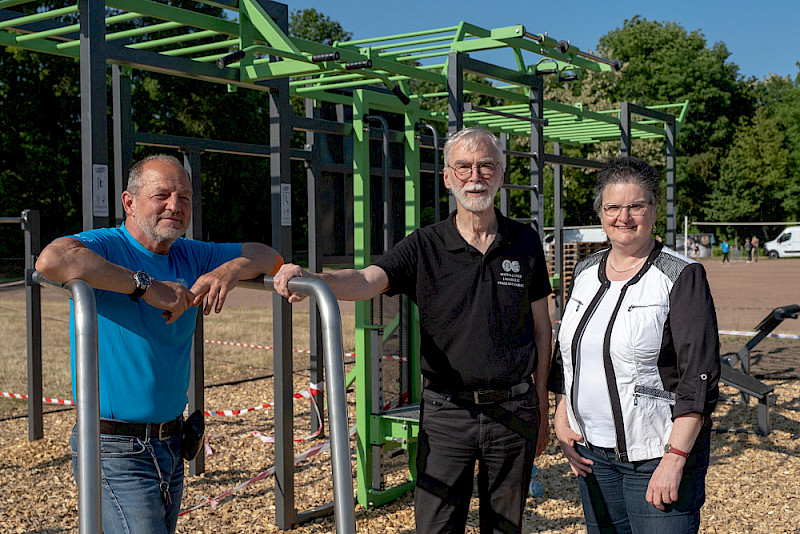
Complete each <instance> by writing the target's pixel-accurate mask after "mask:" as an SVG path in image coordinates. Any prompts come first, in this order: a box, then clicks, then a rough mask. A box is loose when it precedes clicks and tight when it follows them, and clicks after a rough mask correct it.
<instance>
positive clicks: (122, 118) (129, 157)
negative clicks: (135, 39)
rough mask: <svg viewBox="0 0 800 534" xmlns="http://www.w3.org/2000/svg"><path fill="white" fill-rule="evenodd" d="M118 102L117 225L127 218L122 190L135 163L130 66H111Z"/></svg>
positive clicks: (115, 197)
mask: <svg viewBox="0 0 800 534" xmlns="http://www.w3.org/2000/svg"><path fill="white" fill-rule="evenodd" d="M111 73H112V80H113V81H112V87H113V101H114V108H113V114H114V135H113V139H114V219H115V221H116V226H120V225H121V224H122V221H123V220H125V210H124V209H123V208H122V196H121V195H122V192H123V191H124V190H125V186H127V185H128V184H127V179H128V171H130V169H131V166H132V165H133V149H134V148H135V146H136V145H135V143H134V140H133V120H132V117H131V76H130V69H128V68H126V67H120V66H119V65H111Z"/></svg>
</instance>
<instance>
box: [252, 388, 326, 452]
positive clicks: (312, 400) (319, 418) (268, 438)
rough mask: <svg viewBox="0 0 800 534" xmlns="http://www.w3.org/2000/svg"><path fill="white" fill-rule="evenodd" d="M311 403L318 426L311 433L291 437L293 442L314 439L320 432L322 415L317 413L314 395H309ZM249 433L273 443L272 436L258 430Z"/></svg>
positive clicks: (317, 408)
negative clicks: (300, 436) (299, 436)
mask: <svg viewBox="0 0 800 534" xmlns="http://www.w3.org/2000/svg"><path fill="white" fill-rule="evenodd" d="M311 404H312V405H313V406H314V411H315V412H317V421H319V422H320V424H319V427H318V428H317V430H316V431H315V432H312V433H311V434H308V435H307V436H303V437H302V438H293V440H294V441H295V443H299V442H301V441H308V440H310V439H314V438H316V437H317V436H319V434H320V432H322V416H321V415H320V413H319V406H317V401H316V400H314V397H311ZM251 434H252V435H253V436H255V437H257V438H258V439H260V440H261V441H263V442H264V443H275V438H273V437H272V436H265V435H264V434H262V433H261V432H259V431H258V430H253V431H252V432H251Z"/></svg>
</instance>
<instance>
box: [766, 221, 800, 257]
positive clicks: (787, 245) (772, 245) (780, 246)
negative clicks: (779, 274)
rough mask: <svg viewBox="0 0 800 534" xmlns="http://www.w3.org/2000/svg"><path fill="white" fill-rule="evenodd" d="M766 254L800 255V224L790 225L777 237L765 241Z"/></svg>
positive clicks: (770, 255)
mask: <svg viewBox="0 0 800 534" xmlns="http://www.w3.org/2000/svg"><path fill="white" fill-rule="evenodd" d="M764 255H765V256H769V257H770V258H791V257H795V256H800V226H789V227H787V228H786V229H784V230H783V232H781V235H779V236H778V237H777V239H773V240H772V241H767V242H766V243H764Z"/></svg>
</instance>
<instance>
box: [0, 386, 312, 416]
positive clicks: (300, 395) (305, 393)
mask: <svg viewBox="0 0 800 534" xmlns="http://www.w3.org/2000/svg"><path fill="white" fill-rule="evenodd" d="M323 391H324V389H323V387H322V385H320V384H311V385H310V386H309V387H308V389H304V390H301V391H298V392H297V393H292V398H293V399H309V398H313V396H314V395H317V394H319V393H322V392H323ZM0 397H6V398H9V399H22V400H27V399H28V396H27V395H23V394H21V393H7V392H5V391H0ZM42 400H43V401H44V402H45V403H47V404H66V405H69V406H75V401H73V400H64V399H51V398H49V397H42ZM315 404H316V403H315ZM273 406H275V404H274V403H271V402H270V403H267V404H262V405H260V406H254V407H252V408H243V409H241V410H217V411H213V412H203V414H204V415H205V416H206V417H211V416H231V415H241V414H243V413H247V412H254V411H256V410H263V409H265V408H272V407H273Z"/></svg>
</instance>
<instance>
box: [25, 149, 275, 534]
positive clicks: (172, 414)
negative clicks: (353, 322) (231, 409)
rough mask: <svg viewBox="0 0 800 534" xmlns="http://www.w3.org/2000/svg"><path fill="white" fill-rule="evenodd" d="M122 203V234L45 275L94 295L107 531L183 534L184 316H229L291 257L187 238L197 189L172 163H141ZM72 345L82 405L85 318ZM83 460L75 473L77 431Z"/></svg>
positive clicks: (57, 259)
mask: <svg viewBox="0 0 800 534" xmlns="http://www.w3.org/2000/svg"><path fill="white" fill-rule="evenodd" d="M122 205H123V208H124V209H125V213H126V214H127V219H126V221H125V223H124V224H123V225H122V226H121V227H119V228H101V229H97V230H89V231H87V232H81V233H79V234H75V235H72V236H68V237H62V238H59V239H56V240H55V241H53V242H52V243H51V244H50V245H48V246H47V247H46V248H45V249H44V250H43V251H42V253H41V255H40V256H39V259H38V260H37V262H36V269H37V270H38V271H39V272H40V273H41V274H42V275H44V276H45V277H46V278H48V279H50V280H53V281H56V282H62V283H63V282H66V281H68V280H72V279H76V278H80V279H82V280H85V281H86V282H88V283H89V284H90V285H91V286H92V287H93V288H94V289H95V297H96V299H97V327H98V359H99V386H100V387H99V389H100V391H99V393H100V418H101V420H100V449H101V472H102V483H101V487H102V508H103V531H104V532H105V533H106V534H111V533H116V532H125V533H143V534H145V533H146V534H150V533H154V532H174V531H175V526H176V523H177V520H178V512H179V511H180V502H181V496H182V494H183V458H182V457H181V440H182V437H181V434H182V426H183V416H182V414H183V410H184V407H185V406H186V402H187V395H186V393H187V390H188V387H189V367H190V360H191V347H192V337H193V334H194V326H195V314H194V313H184V312H185V311H186V310H188V309H189V308H191V307H193V306H203V313H205V314H206V315H207V314H209V313H210V312H211V310H212V309H213V310H214V311H215V312H217V313H219V312H220V311H221V310H222V306H223V304H224V303H225V298H226V296H227V295H228V293H229V292H230V290H231V289H233V288H234V287H235V286H236V283H237V282H238V281H239V280H247V279H251V278H255V277H256V276H259V275H263V274H273V273H274V272H275V271H276V270H277V269H278V267H280V265H281V264H282V259H281V257H280V255H279V254H278V253H277V252H276V251H275V250H274V249H272V248H271V247H268V246H267V245H263V244H260V243H241V244H239V243H225V244H215V243H204V242H201V241H192V240H187V239H183V238H182V237H181V236H182V235H183V234H184V233H185V232H186V229H187V228H188V227H189V222H190V220H191V216H192V210H191V208H192V187H191V183H190V182H189V176H188V174H187V173H186V171H185V170H184V168H183V167H182V166H181V164H180V162H179V161H178V160H177V159H176V158H174V157H172V156H166V155H155V156H150V157H147V158H145V159H143V160H142V161H140V162H138V163H137V164H135V165H134V166H133V167H132V168H131V171H130V174H129V177H128V185H127V189H126V190H125V191H124V192H123V193H122ZM204 300H205V304H203V301H204ZM70 335H71V337H72V341H73V343H72V347H73V350H72V383H73V395H74V394H75V383H76V377H75V351H74V347H75V343H74V335H75V331H74V317H73V320H72V321H71V324H70ZM72 450H73V468H76V467H77V465H76V456H75V451H76V431H75V430H73V435H72ZM187 459H188V458H187ZM75 473H76V476H77V473H78V471H77V469H75Z"/></svg>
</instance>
